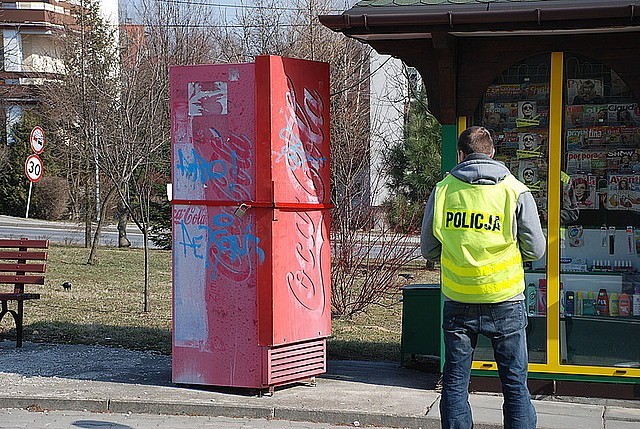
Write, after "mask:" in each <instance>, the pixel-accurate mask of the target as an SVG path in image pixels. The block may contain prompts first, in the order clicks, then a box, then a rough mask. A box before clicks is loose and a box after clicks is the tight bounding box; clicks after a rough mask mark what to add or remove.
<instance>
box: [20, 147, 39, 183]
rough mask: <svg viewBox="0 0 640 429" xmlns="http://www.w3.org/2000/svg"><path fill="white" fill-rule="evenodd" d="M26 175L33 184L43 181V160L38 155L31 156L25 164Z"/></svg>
mask: <svg viewBox="0 0 640 429" xmlns="http://www.w3.org/2000/svg"><path fill="white" fill-rule="evenodd" d="M24 173H25V174H26V175H27V178H28V179H29V180H31V182H34V183H35V182H37V181H39V180H40V179H42V160H41V159H40V157H39V156H38V155H36V154H33V155H29V156H28V157H27V160H26V161H25V163H24Z"/></svg>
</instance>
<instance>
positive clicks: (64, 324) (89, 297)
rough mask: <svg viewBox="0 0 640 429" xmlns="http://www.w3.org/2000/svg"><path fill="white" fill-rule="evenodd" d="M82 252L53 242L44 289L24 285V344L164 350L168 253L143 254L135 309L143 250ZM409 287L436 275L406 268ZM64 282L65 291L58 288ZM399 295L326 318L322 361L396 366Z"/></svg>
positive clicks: (9, 324) (7, 333)
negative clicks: (329, 331) (344, 316)
mask: <svg viewBox="0 0 640 429" xmlns="http://www.w3.org/2000/svg"><path fill="white" fill-rule="evenodd" d="M87 256H88V250H87V249H84V248H80V247H67V246H58V245H54V246H52V247H51V249H50V252H49V261H48V263H47V274H46V284H45V285H44V286H41V287H38V286H32V287H29V290H28V291H29V292H39V293H40V294H41V295H42V298H41V299H40V300H35V301H28V302H26V304H25V340H27V341H38V342H56V343H78V344H100V345H106V346H113V347H124V348H128V349H135V350H155V351H158V352H160V353H170V352H171V253H170V252H168V251H161V250H152V251H151V259H150V264H151V269H150V272H151V284H150V291H149V292H150V293H149V311H148V312H146V313H145V312H143V311H142V309H143V307H142V302H143V295H142V289H143V271H142V266H143V265H142V264H143V252H142V250H139V249H113V248H101V249H100V251H99V253H98V263H97V264H96V265H86V263H85V262H86V259H87ZM407 273H411V274H412V275H414V276H415V277H414V278H413V279H412V280H410V281H407V284H408V283H409V282H411V283H434V282H437V281H438V277H437V276H438V273H437V272H436V271H427V270H425V269H423V268H408V269H407ZM65 281H70V282H71V283H72V284H73V286H72V288H71V290H68V291H66V290H64V289H63V287H62V283H63V282H65ZM400 297H401V295H400V291H398V293H396V294H393V295H392V296H389V297H388V299H387V300H386V303H385V306H384V307H381V306H374V307H372V308H370V310H369V311H368V312H367V313H366V314H361V315H359V316H357V317H354V318H353V319H352V320H334V321H333V335H332V337H331V338H330V339H329V346H328V352H329V358H331V359H368V360H392V361H396V360H397V359H398V358H399V353H400V336H401V330H402V320H401V318H402V304H401V302H400ZM0 338H4V339H14V338H15V330H14V329H13V320H12V319H11V318H10V317H8V316H7V317H5V319H4V320H3V321H2V324H0Z"/></svg>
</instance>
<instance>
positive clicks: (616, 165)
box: [607, 149, 635, 173]
mask: <svg viewBox="0 0 640 429" xmlns="http://www.w3.org/2000/svg"><path fill="white" fill-rule="evenodd" d="M634 153H635V150H633V149H618V150H612V151H609V152H607V170H608V171H609V172H610V173H632V172H633V166H632V161H631V158H632V157H633V156H634Z"/></svg>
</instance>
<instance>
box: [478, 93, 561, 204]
mask: <svg viewBox="0 0 640 429" xmlns="http://www.w3.org/2000/svg"><path fill="white" fill-rule="evenodd" d="M482 107H483V109H482V125H483V126H484V127H485V128H487V129H489V130H491V131H492V132H493V135H494V142H495V146H496V155H495V158H496V159H497V160H499V161H502V162H504V163H505V165H506V166H507V168H509V170H510V171H511V173H512V174H513V175H514V176H516V177H517V178H518V179H519V180H520V181H521V182H523V183H524V184H526V185H527V186H528V187H529V189H530V190H531V192H532V194H533V196H534V198H535V199H536V201H537V203H538V208H539V209H540V210H544V209H546V207H547V198H546V191H547V169H548V165H547V157H548V146H549V142H548V140H549V138H548V122H549V83H548V82H542V83H537V82H530V81H526V82H523V83H520V84H513V83H505V84H499V85H490V86H489V88H488V89H487V92H486V93H485V98H484V103H483V105H482Z"/></svg>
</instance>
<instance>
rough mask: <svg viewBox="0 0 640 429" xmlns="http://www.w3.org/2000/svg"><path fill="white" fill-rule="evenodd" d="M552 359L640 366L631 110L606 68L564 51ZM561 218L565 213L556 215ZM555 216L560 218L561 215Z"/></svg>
mask: <svg viewBox="0 0 640 429" xmlns="http://www.w3.org/2000/svg"><path fill="white" fill-rule="evenodd" d="M564 84H565V88H564V89H565V91H564V97H565V99H564V104H565V107H564V114H565V117H564V131H563V135H564V141H563V145H562V159H563V168H564V171H565V172H566V173H567V174H568V176H569V177H570V179H571V182H567V183H565V184H564V187H563V188H564V192H563V194H564V198H563V204H562V207H563V211H564V209H566V208H567V206H568V205H569V204H570V199H569V198H568V196H570V194H571V192H573V193H574V194H575V204H576V205H577V208H578V211H579V213H578V214H577V216H566V219H565V222H563V225H561V227H562V230H561V231H560V233H561V249H560V255H561V260H560V262H561V264H560V265H561V268H560V269H561V273H560V281H561V287H562V290H561V295H560V297H561V298H562V299H561V304H563V305H561V306H560V307H561V308H560V311H561V315H560V316H561V322H560V323H561V326H560V346H561V350H560V351H561V358H562V362H564V363H568V364H574V365H596V366H621V367H640V275H639V274H638V273H637V272H636V270H637V269H638V267H640V258H639V256H638V255H639V252H640V162H639V160H640V112H639V111H638V104H637V103H636V102H635V101H634V99H633V96H632V94H631V91H630V90H629V88H628V86H627V85H626V84H625V82H623V81H622V79H621V78H620V77H619V76H618V74H616V73H615V71H614V70H611V69H610V68H608V67H606V66H605V65H603V64H601V63H599V62H598V61H595V60H593V59H590V58H586V57H582V56H579V55H573V54H565V82H564ZM565 214H566V213H565ZM561 217H562V216H561Z"/></svg>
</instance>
